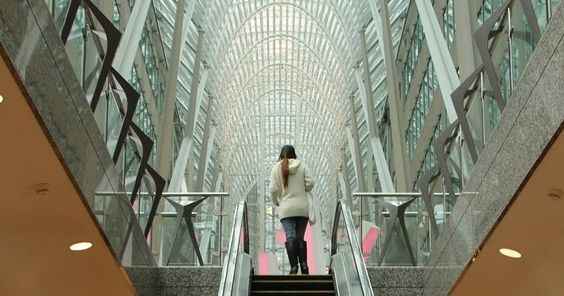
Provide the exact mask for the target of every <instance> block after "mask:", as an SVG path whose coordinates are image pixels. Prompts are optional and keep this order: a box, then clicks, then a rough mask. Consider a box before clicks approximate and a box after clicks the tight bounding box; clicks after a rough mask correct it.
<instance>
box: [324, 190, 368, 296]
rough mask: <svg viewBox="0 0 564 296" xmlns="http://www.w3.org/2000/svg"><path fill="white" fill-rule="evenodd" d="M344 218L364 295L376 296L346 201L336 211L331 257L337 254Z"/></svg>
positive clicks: (342, 201) (338, 203)
mask: <svg viewBox="0 0 564 296" xmlns="http://www.w3.org/2000/svg"><path fill="white" fill-rule="evenodd" d="M341 215H342V216H343V219H344V222H345V230H346V235H347V237H348V241H349V243H350V246H351V250H352V255H353V259H354V265H355V269H356V271H357V273H358V276H359V280H360V285H361V288H362V292H363V294H364V295H370V296H373V295H374V291H373V290H372V286H371V284H370V278H369V276H368V271H367V270H366V265H365V264H364V260H363V257H362V251H361V249H360V244H359V242H358V239H357V237H356V235H355V231H354V227H353V225H354V223H353V218H352V215H351V211H350V208H349V206H348V205H347V204H346V202H344V200H339V201H338V202H337V207H336V209H335V219H334V220H333V230H332V233H331V256H333V255H335V254H337V233H338V229H339V220H340V218H341Z"/></svg>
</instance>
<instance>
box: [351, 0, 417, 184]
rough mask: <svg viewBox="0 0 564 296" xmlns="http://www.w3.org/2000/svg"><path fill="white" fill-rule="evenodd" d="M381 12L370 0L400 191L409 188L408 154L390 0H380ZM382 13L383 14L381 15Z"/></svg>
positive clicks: (366, 57) (364, 39)
mask: <svg viewBox="0 0 564 296" xmlns="http://www.w3.org/2000/svg"><path fill="white" fill-rule="evenodd" d="M380 6H381V9H380V12H378V7H377V3H376V1H370V8H371V11H372V17H373V19H374V25H375V27H376V31H377V33H378V38H379V43H380V50H381V52H382V56H383V57H384V63H385V68H386V83H387V89H388V106H389V109H390V127H391V130H392V145H393V147H394V152H393V162H394V171H395V176H396V181H397V187H398V190H400V191H406V190H407V184H408V179H407V166H406V154H405V149H404V147H405V145H404V140H403V139H404V138H403V137H402V131H403V127H402V126H401V123H402V120H401V117H400V116H401V114H402V113H401V112H400V110H401V107H400V105H399V102H400V93H399V89H398V86H399V83H398V81H397V75H396V68H395V60H396V58H395V53H394V46H393V44H392V36H391V28H390V16H389V12H388V0H380ZM380 14H382V15H380ZM362 46H363V49H364V50H365V51H366V38H365V36H364V34H362ZM367 62H368V56H367V54H366V52H365V63H367Z"/></svg>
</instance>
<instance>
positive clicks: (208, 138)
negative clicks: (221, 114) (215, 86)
mask: <svg viewBox="0 0 564 296" xmlns="http://www.w3.org/2000/svg"><path fill="white" fill-rule="evenodd" d="M212 112H213V97H211V96H210V97H208V110H207V112H206V113H207V115H206V123H205V126H204V139H203V140H202V151H200V163H199V165H198V178H197V179H196V192H199V191H203V190H204V183H205V176H206V172H207V170H208V163H209V161H210V159H209V158H210V156H211V151H212V149H211V148H210V144H211V145H213V141H214V140H215V130H216V128H215V126H212V121H213V116H212Z"/></svg>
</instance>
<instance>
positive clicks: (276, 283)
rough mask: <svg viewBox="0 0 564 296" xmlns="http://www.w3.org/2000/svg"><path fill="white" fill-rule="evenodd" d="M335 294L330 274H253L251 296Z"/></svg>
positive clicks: (323, 295)
mask: <svg viewBox="0 0 564 296" xmlns="http://www.w3.org/2000/svg"><path fill="white" fill-rule="evenodd" d="M255 295H256V296H261V295H283V296H284V295H293V296H295V295H310V296H328V295H336V294H335V285H334V283H333V276H332V275H253V276H252V280H251V296H255Z"/></svg>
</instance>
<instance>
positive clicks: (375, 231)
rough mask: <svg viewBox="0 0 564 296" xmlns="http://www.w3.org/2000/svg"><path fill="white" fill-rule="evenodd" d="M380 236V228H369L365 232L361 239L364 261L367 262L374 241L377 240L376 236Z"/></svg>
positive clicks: (374, 243)
mask: <svg viewBox="0 0 564 296" xmlns="http://www.w3.org/2000/svg"><path fill="white" fill-rule="evenodd" d="M379 234H380V228H378V227H375V226H373V227H370V229H368V231H367V232H366V235H365V236H364V238H363V239H362V246H361V247H362V255H363V257H364V261H365V262H366V261H367V260H368V257H369V256H370V253H371V252H372V249H373V248H374V245H376V240H377V239H378V235H379Z"/></svg>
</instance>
